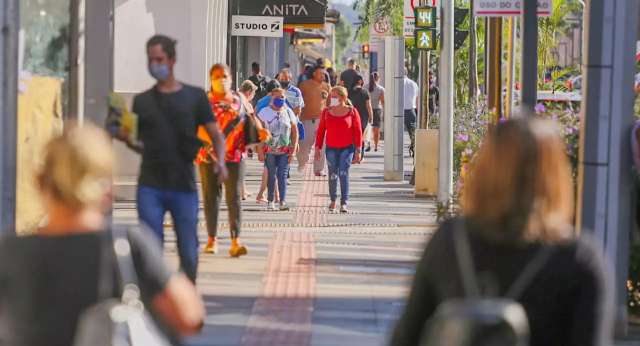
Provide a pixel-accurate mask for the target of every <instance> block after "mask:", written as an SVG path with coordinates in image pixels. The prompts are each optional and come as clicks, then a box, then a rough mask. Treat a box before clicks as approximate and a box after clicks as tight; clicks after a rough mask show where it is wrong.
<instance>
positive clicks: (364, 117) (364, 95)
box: [349, 75, 373, 158]
mask: <svg viewBox="0 0 640 346" xmlns="http://www.w3.org/2000/svg"><path fill="white" fill-rule="evenodd" d="M363 86H364V79H362V76H361V75H357V76H356V77H355V79H354V83H353V88H352V89H351V90H350V91H349V100H350V101H351V103H352V104H353V107H355V109H356V110H358V113H360V122H361V124H362V132H363V134H364V130H365V129H366V128H367V125H368V124H369V123H371V122H373V109H372V108H371V96H370V95H369V92H368V91H367V89H365V88H364V87H363ZM365 141H366V138H363V141H362V158H364V152H365V150H364V147H365Z"/></svg>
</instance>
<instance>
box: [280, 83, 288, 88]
mask: <svg viewBox="0 0 640 346" xmlns="http://www.w3.org/2000/svg"><path fill="white" fill-rule="evenodd" d="M289 83H290V82H283V81H280V86H281V87H282V89H286V88H288V87H289Z"/></svg>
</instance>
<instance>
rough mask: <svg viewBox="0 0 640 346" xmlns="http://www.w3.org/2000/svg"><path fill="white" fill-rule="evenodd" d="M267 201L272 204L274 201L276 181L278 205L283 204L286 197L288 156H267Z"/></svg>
mask: <svg viewBox="0 0 640 346" xmlns="http://www.w3.org/2000/svg"><path fill="white" fill-rule="evenodd" d="M265 162H266V163H267V174H268V175H267V176H268V179H267V200H268V201H269V202H273V201H274V199H275V187H276V181H277V182H278V192H279V194H280V203H284V201H285V200H286V197H287V173H288V171H289V155H287V154H280V155H277V154H267V156H266V158H265Z"/></svg>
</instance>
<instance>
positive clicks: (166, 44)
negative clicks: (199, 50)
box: [118, 35, 227, 282]
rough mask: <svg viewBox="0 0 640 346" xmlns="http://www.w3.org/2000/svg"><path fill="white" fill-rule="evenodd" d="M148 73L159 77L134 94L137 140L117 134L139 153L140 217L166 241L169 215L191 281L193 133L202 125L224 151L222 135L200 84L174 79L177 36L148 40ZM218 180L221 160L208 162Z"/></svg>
mask: <svg viewBox="0 0 640 346" xmlns="http://www.w3.org/2000/svg"><path fill="white" fill-rule="evenodd" d="M147 58H148V64H149V65H148V66H149V73H150V74H151V76H153V78H155V79H156V80H157V83H156V84H155V86H154V87H152V88H151V89H149V90H147V91H145V92H143V93H142V94H139V95H137V96H136V97H135V98H134V100H133V112H134V113H136V114H137V115H138V117H139V121H138V134H139V139H140V142H139V143H132V142H130V141H129V139H128V138H129V137H128V136H126V135H124V134H122V135H120V136H118V139H120V140H123V141H125V142H126V144H127V146H129V148H131V149H133V150H135V151H136V152H138V153H141V154H142V164H141V167H140V176H139V179H138V191H137V206H138V215H139V217H140V221H142V222H143V223H145V224H146V225H148V226H149V227H150V228H151V230H152V231H153V232H154V233H155V234H156V236H157V237H158V239H160V241H161V242H162V243H164V227H163V223H164V216H165V213H166V212H167V211H168V212H169V213H170V214H171V218H172V219H173V226H174V231H175V233H176V236H177V239H178V242H177V243H178V254H179V256H180V267H181V269H182V270H183V271H184V272H185V274H186V275H187V276H188V277H189V279H191V281H193V282H195V280H196V275H197V269H198V234H197V226H198V193H197V191H196V181H195V175H194V173H195V172H194V171H195V170H194V165H193V161H194V159H195V157H196V154H197V153H198V150H199V148H200V146H201V142H200V141H199V140H198V139H197V137H196V133H197V128H198V127H199V126H203V127H204V128H205V130H206V132H207V134H208V135H209V136H210V137H211V138H212V144H213V147H214V150H215V151H216V152H217V153H218V155H219V157H224V137H223V135H222V133H221V132H220V130H219V129H218V126H217V124H216V122H215V118H214V117H213V113H212V111H211V107H210V106H209V102H208V101H207V95H206V94H205V92H204V90H202V89H200V88H197V87H193V86H190V85H187V84H184V83H181V82H180V81H178V80H176V78H175V76H174V72H173V70H174V66H175V63H176V42H175V41H174V40H173V39H171V38H169V37H167V36H163V35H156V36H153V37H152V38H151V39H149V41H148V42H147ZM211 169H212V170H213V171H215V173H216V174H217V175H218V177H219V178H220V180H224V179H226V177H227V169H226V167H225V165H224V160H221V161H219V162H218V163H217V164H216V165H213V166H212V167H211Z"/></svg>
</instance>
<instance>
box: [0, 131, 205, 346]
mask: <svg viewBox="0 0 640 346" xmlns="http://www.w3.org/2000/svg"><path fill="white" fill-rule="evenodd" d="M112 163H113V153H112V151H111V143H110V141H109V139H108V137H107V136H106V134H105V133H103V131H102V130H99V129H97V128H94V127H91V126H88V125H86V126H84V127H82V128H80V127H72V128H69V129H67V130H66V131H65V133H64V134H63V135H61V136H60V137H57V138H54V139H53V140H52V141H51V142H50V143H49V144H48V145H47V151H46V154H45V157H44V165H43V166H42V169H41V170H40V172H39V173H38V174H37V181H36V182H37V184H38V186H39V188H40V191H41V195H42V198H43V202H44V206H45V210H46V212H47V216H48V222H47V224H46V225H45V226H44V227H42V228H40V229H38V230H37V231H36V234H35V235H33V236H26V237H5V238H2V239H0V345H29V346H40V345H42V346H44V345H47V346H68V345H72V344H73V340H74V336H75V334H76V329H77V324H78V320H79V316H80V315H81V314H82V313H83V312H84V311H85V309H87V308H89V307H90V306H92V305H94V304H96V303H98V302H101V301H102V300H103V299H108V298H112V297H113V298H115V297H119V296H120V294H121V292H120V290H121V288H120V287H121V283H120V280H119V279H118V276H117V274H118V265H117V262H116V258H115V254H114V253H113V250H111V251H110V252H105V251H109V250H110V249H113V246H112V245H113V239H112V236H111V232H110V231H109V230H108V228H109V224H108V222H107V220H106V218H105V213H106V212H107V211H108V210H109V209H110V208H111V175H112ZM127 236H128V238H129V239H128V240H129V243H130V248H131V255H132V258H133V262H134V267H135V268H134V269H135V272H136V274H137V277H138V286H139V288H140V291H141V295H142V300H143V301H144V303H145V305H146V308H147V309H149V310H150V311H151V312H153V313H154V315H155V316H156V317H158V318H159V320H160V321H162V322H164V323H165V324H166V325H168V326H169V327H170V329H171V330H172V331H175V332H177V333H178V334H182V335H189V334H194V333H196V332H198V331H199V330H200V328H201V326H202V323H203V318H204V306H203V303H202V301H201V299H200V297H199V296H198V294H197V293H196V289H195V287H194V286H193V284H192V283H191V281H189V280H188V279H187V278H186V276H184V275H182V274H173V273H171V272H170V271H169V269H168V268H167V267H166V266H165V264H164V262H163V259H162V253H161V251H160V247H159V246H158V241H157V240H156V239H155V238H154V237H153V236H152V235H150V234H147V233H146V232H143V231H139V230H133V229H129V230H127ZM106 280H108V281H106ZM103 282H107V283H108V284H109V285H107V286H106V287H110V288H111V290H110V291H109V292H105V291H104V287H105V284H102V283H103ZM101 288H102V289H101ZM105 294H106V295H107V296H105ZM105 327H106V326H105Z"/></svg>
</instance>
